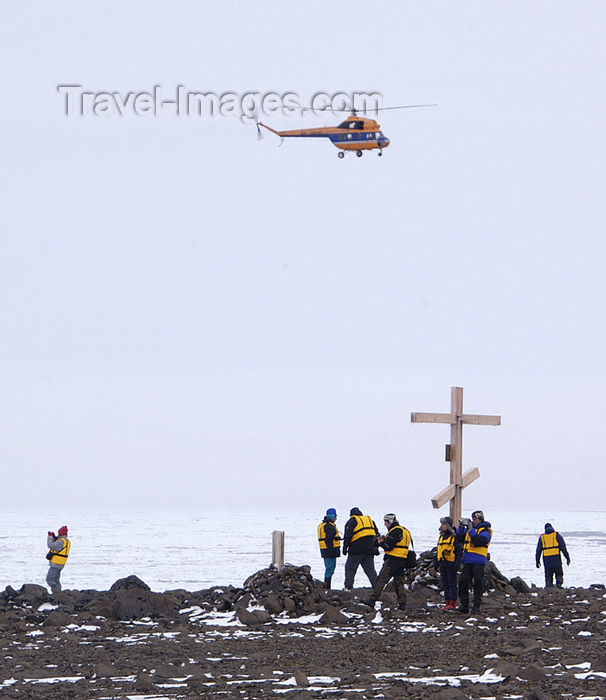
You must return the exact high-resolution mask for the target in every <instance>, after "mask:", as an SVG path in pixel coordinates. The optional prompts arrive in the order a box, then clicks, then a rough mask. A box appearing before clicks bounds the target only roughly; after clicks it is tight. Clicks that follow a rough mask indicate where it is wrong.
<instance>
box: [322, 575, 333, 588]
mask: <svg viewBox="0 0 606 700" xmlns="http://www.w3.org/2000/svg"><path fill="white" fill-rule="evenodd" d="M331 581H332V576H331V577H330V578H325V579H324V590H325V591H330V583H331Z"/></svg>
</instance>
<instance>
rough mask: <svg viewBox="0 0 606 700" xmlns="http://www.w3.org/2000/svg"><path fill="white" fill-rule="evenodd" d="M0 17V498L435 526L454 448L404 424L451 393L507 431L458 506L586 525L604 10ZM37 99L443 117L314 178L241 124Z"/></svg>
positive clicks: (404, 129)
mask: <svg viewBox="0 0 606 700" xmlns="http://www.w3.org/2000/svg"><path fill="white" fill-rule="evenodd" d="M0 19H1V23H2V26H3V29H4V31H3V41H2V45H1V48H0V52H1V58H2V60H1V61H0V72H1V74H2V85H3V88H4V89H3V107H2V110H1V111H0V125H1V127H2V136H3V138H2V142H3V143H2V164H3V167H2V169H1V177H2V193H3V197H2V199H3V205H2V210H1V213H0V216H1V222H2V224H1V236H2V252H1V261H2V262H1V266H2V271H1V275H0V290H1V293H2V299H3V303H2V307H1V309H0V322H1V324H2V336H3V342H2V343H1V345H0V372H1V399H0V407H1V418H2V439H1V440H0V464H1V465H2V474H3V479H2V483H3V491H4V494H5V500H9V501H10V503H11V504H12V505H23V506H29V505H39V504H43V503H48V501H49V499H51V500H53V499H61V500H62V501H65V502H69V503H82V504H84V505H87V504H90V505H117V506H125V505H131V504H132V505H135V506H144V505H146V504H151V503H154V504H163V505H166V506H169V507H172V506H176V505H184V506H197V507H200V508H208V507H210V506H222V505H226V506H227V505H238V506H241V505H251V506H267V505H271V504H276V505H280V506H284V505H288V504H290V503H295V504H297V505H301V506H312V507H318V508H319V509H322V508H324V507H325V506H326V504H327V502H328V501H330V502H331V503H334V502H335V501H336V499H337V498H338V501H339V503H346V504H347V505H360V506H361V507H362V508H364V505H365V502H367V501H368V500H369V499H370V498H371V494H372V499H373V501H376V502H380V501H381V500H382V499H383V495H385V497H389V503H386V507H388V509H393V508H396V509H399V510H404V509H406V508H409V507H413V506H414V507H417V506H422V505H425V504H427V505H429V499H430V497H431V496H432V495H434V494H435V493H436V492H437V491H439V490H440V489H441V488H443V486H445V485H446V483H447V481H448V465H447V464H446V463H445V462H444V444H445V443H446V442H448V438H449V431H448V427H447V426H439V425H411V424H410V413H411V411H440V412H447V411H448V410H449V407H450V387H451V386H462V387H464V390H465V404H464V407H465V409H466V411H468V412H470V413H489V414H500V415H501V416H502V425H501V426H500V427H479V426H478V427H476V426H469V427H467V428H466V429H465V433H464V446H465V449H464V468H469V467H472V466H477V467H479V468H480V471H481V473H482V476H481V478H480V480H479V481H478V482H476V483H475V484H474V485H473V486H471V487H470V489H469V491H470V492H469V494H467V495H466V496H465V498H464V504H465V506H467V505H469V506H470V507H472V506H473V507H483V508H484V509H485V510H486V511H489V510H490V509H491V508H495V509H496V508H509V507H520V508H527V507H529V506H531V505H533V504H535V503H541V504H546V505H548V506H553V507H561V508H568V507H570V508H572V509H583V508H603V491H604V476H603V472H604V447H603V442H604V438H603V435H604V430H603V420H604V415H605V413H606V400H605V381H604V380H605V369H604V354H605V353H604V340H605V333H606V328H605V324H604V320H603V318H604V302H605V276H604V268H605V255H604V253H605V246H606V244H605V237H604V221H605V216H604V214H605V208H606V207H605V198H604V185H605V180H606V179H605V169H606V165H605V164H606V152H605V151H606V141H605V138H604V125H605V124H606V92H605V91H604V70H605V67H606V65H605V64H606V40H605V39H606V36H605V34H606V4H604V3H603V2H601V1H600V2H598V1H591V0H588V1H585V2H574V1H572V0H571V1H569V2H558V1H553V0H550V1H549V2H547V1H546V2H528V1H527V0H524V1H523V2H520V1H516V0H508V1H507V2H491V3H486V2H476V1H473V0H472V1H468V2H465V3H462V2H458V3H453V2H446V1H436V2H424V3H420V2H399V1H398V2H384V3H375V4H372V5H369V4H368V3H362V2H355V1H351V2H347V3H337V4H327V3H325V2H310V1H308V2H305V3H294V2H293V3H284V2H266V1H263V0H261V1H259V2H255V3H242V2H221V3H209V2H154V1H150V0H146V1H145V2H127V3H124V2H122V1H121V2H114V1H112V0H110V1H108V0H104V1H103V2H87V3H84V4H83V3H80V2H78V3H76V2H54V3H42V4H41V3H35V2H19V3H16V2H12V3H3V4H2V7H1V8H0ZM58 85H82V86H83V89H85V90H89V91H91V92H95V93H98V92H103V91H108V92H118V93H120V94H122V95H126V94H127V93H129V92H136V93H139V92H146V91H151V90H153V87H154V86H155V85H160V86H162V88H163V90H164V93H165V95H166V96H169V95H173V94H175V91H176V88H177V86H178V85H183V86H185V87H186V89H187V90H190V91H201V92H216V93H224V92H228V91H233V92H235V93H238V94H244V93H247V92H256V91H258V92H261V93H266V92H277V93H280V94H282V93H285V92H293V93H296V94H297V95H299V96H300V97H301V100H302V101H304V100H306V99H309V98H310V97H311V96H312V95H313V94H315V93H316V92H319V91H324V92H327V93H336V92H356V91H357V92H378V93H380V94H381V95H382V96H383V98H384V104H385V105H401V104H417V103H438V105H439V106H438V107H436V108H427V109H417V110H413V109H410V110H402V111H390V112H385V113H383V114H382V115H381V116H380V118H379V121H380V123H381V126H382V128H383V130H384V132H385V133H386V135H387V136H389V137H390V139H391V145H390V147H389V148H388V149H387V151H386V152H385V154H384V156H383V157H382V158H377V157H376V153H367V154H366V155H365V156H364V157H363V158H355V157H354V156H348V157H346V158H344V159H343V160H340V159H338V158H337V150H336V149H335V148H334V147H333V146H332V145H331V144H330V142H328V141H325V140H303V139H301V140H289V141H287V142H286V143H285V144H284V145H283V146H282V147H281V148H278V147H277V146H278V143H279V140H278V139H277V138H274V137H273V136H272V135H270V134H268V135H267V138H265V139H264V140H263V141H260V142H258V141H257V140H256V138H255V137H256V133H255V132H256V130H255V128H254V126H252V125H245V124H243V123H242V122H241V121H240V120H238V119H237V118H228V117H217V118H187V117H176V116H175V115H174V114H170V113H166V114H162V116H158V117H154V116H147V117H140V116H136V115H134V114H131V115H130V116H126V117H122V118H120V117H113V118H112V117H96V116H90V117H86V118H85V117H78V116H76V117H72V118H68V117H67V116H66V114H65V108H64V96H62V95H61V94H59V92H58V91H57V86H58ZM339 119H340V117H332V116H330V115H328V116H322V117H314V116H313V115H304V116H303V117H294V116H290V117H275V118H274V119H271V118H266V119H265V121H266V122H267V123H270V124H272V125H273V126H276V127H278V128H297V127H299V126H303V127H312V126H323V125H324V124H332V123H338V121H339ZM394 494H395V496H394ZM394 499H395V501H396V503H395V505H392V503H393V502H394Z"/></svg>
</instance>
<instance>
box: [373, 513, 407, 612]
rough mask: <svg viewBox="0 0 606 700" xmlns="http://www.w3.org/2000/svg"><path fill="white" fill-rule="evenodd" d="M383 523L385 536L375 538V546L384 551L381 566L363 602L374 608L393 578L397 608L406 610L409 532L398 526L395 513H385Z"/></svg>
mask: <svg viewBox="0 0 606 700" xmlns="http://www.w3.org/2000/svg"><path fill="white" fill-rule="evenodd" d="M383 522H384V523H385V527H386V528H387V534H386V535H385V536H384V537H383V536H380V537H377V538H376V539H375V544H376V545H377V546H378V547H382V548H383V549H384V550H385V557H384V558H383V566H382V567H381V571H380V572H379V577H378V579H377V582H376V584H375V585H374V587H373V591H372V593H371V594H370V597H369V598H368V600H365V601H363V602H364V603H366V605H369V606H370V607H371V608H374V606H375V603H376V602H377V600H379V598H380V597H381V593H382V592H383V589H384V588H385V586H386V585H387V584H388V583H389V581H390V580H391V579H392V578H393V582H394V586H395V588H396V595H397V597H398V607H399V608H400V610H406V589H405V588H404V586H405V583H406V578H405V576H404V574H405V573H406V569H407V562H406V558H407V557H408V549H409V547H410V541H411V539H412V538H411V536H410V532H409V531H408V530H407V529H406V528H405V527H402V526H401V525H400V523H399V522H398V519H397V517H396V515H395V513H387V514H386V515H385V516H384V518H383Z"/></svg>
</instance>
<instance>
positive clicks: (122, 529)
mask: <svg viewBox="0 0 606 700" xmlns="http://www.w3.org/2000/svg"><path fill="white" fill-rule="evenodd" d="M328 505H332V504H328ZM361 507H362V508H363V505H362V506H361ZM337 510H338V512H339V519H338V521H337V524H338V525H339V527H340V529H341V530H342V528H343V526H344V524H345V522H346V521H347V516H348V513H349V509H348V508H347V509H343V510H339V509H338V508H337ZM485 512H486V518H487V519H488V520H490V521H491V522H492V526H493V531H494V535H493V537H494V539H493V544H492V546H491V548H490V551H491V555H492V559H493V561H494V562H495V564H496V565H497V566H498V567H499V569H500V570H501V571H502V572H503V574H504V575H505V576H507V577H508V578H511V577H513V576H522V578H523V579H524V580H525V581H527V582H528V583H536V584H537V585H543V570H542V569H541V570H539V569H536V568H535V563H534V562H535V559H534V552H535V548H536V543H537V538H538V536H539V534H540V533H541V532H542V531H543V525H544V524H545V522H551V523H552V524H553V526H554V527H555V529H556V530H557V531H558V532H561V533H562V535H563V536H564V538H565V539H566V543H567V545H568V549H569V552H570V556H571V558H572V564H571V566H570V567H566V566H565V567H564V569H565V571H564V584H565V585H566V586H583V587H586V586H589V585H590V584H592V583H606V512H595V511H587V512H582V511H557V512H554V511H550V512H547V511H540V510H538V511H533V512H532V513H527V512H525V513H522V512H517V511H494V512H489V511H488V510H486V511H485ZM396 513H397V514H398V516H399V518H400V522H401V524H402V525H405V526H406V527H408V528H409V529H410V531H411V532H412V535H413V538H414V542H415V547H416V549H417V551H418V552H420V551H424V550H426V549H430V548H431V547H433V546H434V545H435V541H436V538H437V525H438V524H439V517H440V515H445V514H447V511H445V510H444V509H443V510H441V511H434V510H432V509H430V508H429V509H422V510H421V509H419V510H408V511H403V510H402V511H398V510H397V509H396ZM323 514H324V511H320V512H310V511H298V510H292V511H286V510H273V511H268V510H264V511H244V510H234V511H226V510H220V511H206V512H202V511H200V512H195V511H187V510H174V511H164V510H160V509H158V510H154V509H152V508H150V509H149V510H146V511H132V512H118V511H111V510H107V511H90V512H88V513H85V512H82V511H80V512H78V511H76V510H69V511H67V510H65V509H63V510H61V509H59V508H57V509H56V510H55V511H54V512H52V513H51V512H50V509H49V512H48V513H40V512H32V513H28V512H24V511H13V512H11V511H4V512H3V513H2V514H0V533H1V534H0V547H1V550H2V556H1V557H0V590H3V589H4V588H5V587H6V586H7V585H11V586H13V587H15V588H17V587H20V586H21V585H22V584H23V583H39V584H42V585H44V582H45V576H46V571H47V561H46V559H45V554H46V552H47V549H46V533H47V530H53V531H55V532H56V531H57V529H58V528H59V527H60V526H61V525H64V524H67V525H68V527H69V535H70V538H71V540H72V550H71V556H70V559H69V562H68V564H67V566H66V568H65V570H64V572H63V574H62V583H63V586H64V587H65V588H77V589H87V588H95V589H98V590H102V589H107V588H109V587H110V586H111V584H112V583H114V581H116V580H117V579H119V578H123V577H125V576H128V575H129V574H136V575H137V576H139V578H141V579H142V580H143V581H145V582H146V583H147V584H148V585H149V586H150V587H151V588H152V589H153V590H157V591H164V590H170V589H174V588H186V589H188V590H199V589H202V588H209V587H211V586H214V585H227V584H232V585H236V586H238V585H241V584H242V583H243V582H244V580H245V579H246V578H247V577H248V576H249V575H250V574H252V573H254V572H256V571H258V570H259V569H262V568H264V567H266V566H268V565H269V563H270V562H271V533H272V531H273V530H284V532H285V533H286V534H285V541H286V561H287V562H290V563H292V564H296V565H302V564H309V565H310V566H311V567H312V574H313V575H314V576H315V577H317V578H321V577H322V576H323V566H322V562H321V559H320V556H319V552H318V544H317V539H316V527H317V524H318V523H319V522H320V521H321V519H322V516H323ZM370 515H372V516H373V518H374V519H375V521H376V522H377V525H379V527H380V528H381V526H382V516H383V512H380V511H378V510H376V511H370ZM343 561H344V559H343V557H341V559H340V560H339V562H338V564H337V572H336V574H335V580H334V582H333V583H336V586H337V587H339V586H340V585H341V584H342V578H343ZM377 563H378V562H377ZM356 583H357V584H358V585H367V582H366V579H365V577H364V574H363V573H362V572H360V573H359V574H358V577H357V578H356Z"/></svg>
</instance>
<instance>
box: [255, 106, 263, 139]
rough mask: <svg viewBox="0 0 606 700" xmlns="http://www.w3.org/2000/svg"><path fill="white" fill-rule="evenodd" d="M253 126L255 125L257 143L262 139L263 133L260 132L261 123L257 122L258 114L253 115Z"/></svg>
mask: <svg viewBox="0 0 606 700" xmlns="http://www.w3.org/2000/svg"><path fill="white" fill-rule="evenodd" d="M253 116H254V119H255V124H256V125H257V141H261V140H262V139H263V132H262V131H261V122H260V121H259V112H255V113H254V115H253Z"/></svg>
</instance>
